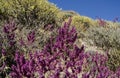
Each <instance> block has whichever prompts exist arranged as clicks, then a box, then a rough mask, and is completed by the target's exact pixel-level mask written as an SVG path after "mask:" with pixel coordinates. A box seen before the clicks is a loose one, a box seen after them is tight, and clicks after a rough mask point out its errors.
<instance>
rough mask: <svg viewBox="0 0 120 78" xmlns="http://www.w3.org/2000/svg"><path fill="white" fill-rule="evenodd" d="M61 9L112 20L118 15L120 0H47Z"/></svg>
mask: <svg viewBox="0 0 120 78" xmlns="http://www.w3.org/2000/svg"><path fill="white" fill-rule="evenodd" d="M49 1H50V2H52V3H54V4H56V5H57V7H59V8H62V9H63V10H73V11H76V12H77V13H79V14H80V15H84V16H88V17H91V18H93V19H95V18H96V17H100V18H102V19H106V20H113V19H114V18H116V17H119V20H120V0H49Z"/></svg>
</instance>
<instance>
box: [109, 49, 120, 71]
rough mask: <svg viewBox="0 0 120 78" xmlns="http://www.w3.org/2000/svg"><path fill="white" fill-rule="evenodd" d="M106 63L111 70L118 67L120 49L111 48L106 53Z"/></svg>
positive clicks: (119, 65) (119, 63)
mask: <svg viewBox="0 0 120 78" xmlns="http://www.w3.org/2000/svg"><path fill="white" fill-rule="evenodd" d="M107 65H108V66H109V68H110V69H111V70H113V71H115V70H116V69H117V68H119V67H120V50H115V49H112V50H111V52H110V53H109V54H108V61H107Z"/></svg>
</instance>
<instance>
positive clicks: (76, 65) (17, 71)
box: [4, 18, 120, 78]
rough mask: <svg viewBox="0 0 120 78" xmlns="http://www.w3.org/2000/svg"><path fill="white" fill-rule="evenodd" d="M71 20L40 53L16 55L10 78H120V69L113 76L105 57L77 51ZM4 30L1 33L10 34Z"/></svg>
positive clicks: (78, 49) (30, 38)
mask: <svg viewBox="0 0 120 78" xmlns="http://www.w3.org/2000/svg"><path fill="white" fill-rule="evenodd" d="M70 23H71V18H70V19H69V21H68V22H65V23H64V26H62V27H61V28H60V29H59V30H58V35H57V36H56V38H52V37H51V38H50V39H49V41H48V43H47V44H46V46H44V48H43V49H42V50H41V51H36V52H29V57H26V56H25V55H24V54H21V52H18V51H17V52H16V54H15V58H14V61H15V64H13V65H12V67H11V72H10V76H11V77H12V78H120V68H118V70H116V71H115V72H113V71H111V70H110V69H109V68H108V67H107V66H106V62H107V59H108V57H107V55H103V54H99V53H95V54H90V53H87V52H85V51H84V46H82V47H81V48H79V47H78V46H77V45H76V44H75V41H76V39H77V32H76V29H75V28H74V27H72V26H70ZM6 29H7V28H6V27H5V28H4V31H5V32H6V33H8V32H9V31H7V30H6ZM34 37H35V32H30V33H29V35H28V36H27V39H28V41H30V42H32V43H33V42H34V39H35V38H34Z"/></svg>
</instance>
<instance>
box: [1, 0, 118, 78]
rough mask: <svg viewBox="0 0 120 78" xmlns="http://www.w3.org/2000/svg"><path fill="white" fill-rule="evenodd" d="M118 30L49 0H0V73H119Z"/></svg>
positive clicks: (110, 76)
mask: <svg viewBox="0 0 120 78" xmlns="http://www.w3.org/2000/svg"><path fill="white" fill-rule="evenodd" d="M119 33H120V22H118V21H117V20H114V21H107V20H103V19H102V18H98V19H92V18H90V17H87V16H82V15H80V14H78V13H76V12H74V11H64V10H61V9H59V7H57V6H55V5H54V4H53V3H50V2H49V1H48V0H0V78H50V77H51V78H119V77H120V34H119ZM103 72H104V73H103Z"/></svg>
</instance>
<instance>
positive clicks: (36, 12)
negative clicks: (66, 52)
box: [0, 0, 59, 26]
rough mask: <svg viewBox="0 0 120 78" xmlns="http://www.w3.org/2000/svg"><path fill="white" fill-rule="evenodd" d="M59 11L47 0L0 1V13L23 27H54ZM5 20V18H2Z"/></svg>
mask: <svg viewBox="0 0 120 78" xmlns="http://www.w3.org/2000/svg"><path fill="white" fill-rule="evenodd" d="M58 12H59V9H58V8H57V7H56V6H55V5H53V4H51V3H49V2H48V1H47V0H1V2H0V13H1V14H2V16H3V17H4V16H6V17H7V18H9V17H13V18H17V20H18V21H19V22H20V23H21V24H24V25H28V26H38V25H43V26H44V25H48V24H54V25H56V14H57V13H58ZM4 18H5V17H4Z"/></svg>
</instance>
